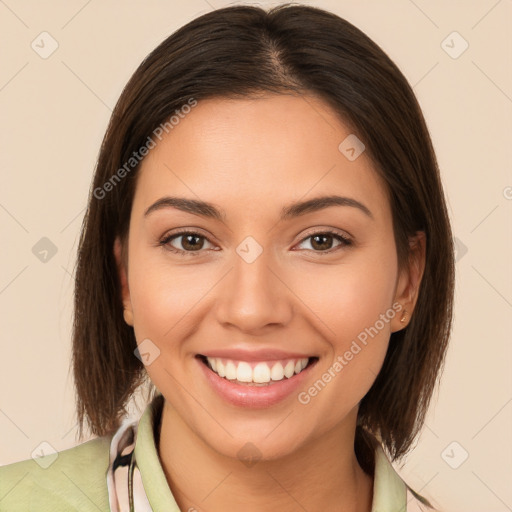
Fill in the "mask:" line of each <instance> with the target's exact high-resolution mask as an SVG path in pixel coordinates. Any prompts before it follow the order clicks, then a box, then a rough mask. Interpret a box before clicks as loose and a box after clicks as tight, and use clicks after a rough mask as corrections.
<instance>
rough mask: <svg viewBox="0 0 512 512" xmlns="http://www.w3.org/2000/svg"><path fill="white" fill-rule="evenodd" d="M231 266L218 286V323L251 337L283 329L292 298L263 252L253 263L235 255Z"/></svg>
mask: <svg viewBox="0 0 512 512" xmlns="http://www.w3.org/2000/svg"><path fill="white" fill-rule="evenodd" d="M233 263H234V265H233V267H232V268H231V271H230V272H228V274H227V275H226V276H225V277H224V279H223V280H222V282H221V283H219V284H220V289H219V293H218V296H217V300H216V316H217V321H218V322H219V323H221V324H222V325H223V326H224V327H229V326H230V327H232V328H235V327H236V328H237V329H239V330H240V331H244V332H246V333H251V334H252V335H258V334H264V333H266V332H267V331H268V330H269V329H275V328H276V327H283V326H286V325H287V324H288V323H289V322H290V320H291V318H292V314H293V297H294V295H293V293H292V291H291V290H290V288H289V285H287V283H286V279H285V276H284V275H282V272H280V271H279V268H276V267H277V266H276V265H275V264H273V263H272V262H271V261H270V260H269V258H268V257H267V254H266V253H265V252H263V253H262V254H261V255H260V256H259V257H258V258H257V259H256V260H255V261H253V262H252V263H248V262H247V261H245V260H244V259H243V258H241V257H239V256H238V255H235V257H234V259H233ZM280 274H281V275H280Z"/></svg>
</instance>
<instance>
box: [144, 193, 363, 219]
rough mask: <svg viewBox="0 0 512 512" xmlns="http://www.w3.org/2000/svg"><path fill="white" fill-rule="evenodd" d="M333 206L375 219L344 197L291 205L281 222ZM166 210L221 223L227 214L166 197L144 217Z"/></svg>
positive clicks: (208, 205) (203, 203) (205, 204)
mask: <svg viewBox="0 0 512 512" xmlns="http://www.w3.org/2000/svg"><path fill="white" fill-rule="evenodd" d="M331 206H350V207H353V208H357V209H358V210H360V211H362V212H363V213H364V214H365V215H367V216H368V217H370V218H371V219H373V215H372V212H371V211H370V210H369V209H368V208H367V207H366V206H365V205H364V204H363V203H361V202H359V201H356V200H355V199H352V198H350V197H342V196H335V195H331V196H322V197H316V198H313V199H308V200H307V201H299V202H296V203H292V204H289V205H288V206H285V207H284V208H282V210H281V215H280V220H289V219H292V218H296V217H300V216H301V215H305V214H308V213H312V212H316V211H320V210H323V209H325V208H330V207H331ZM164 208H175V209H177V210H181V211H183V212H187V213H192V214H194V215H198V216H200V217H207V218H211V219H216V220H219V221H225V219H226V212H225V211H224V210H222V209H220V208H217V207H216V206H215V205H213V204H212V203H208V202H206V201H200V200H197V199H187V198H185V197H173V196H165V197H162V198H161V199H158V201H156V202H155V203H153V204H152V205H151V206H150V207H149V208H147V209H146V211H145V212H144V216H148V215H149V214H150V213H152V212H154V211H157V210H161V209H164Z"/></svg>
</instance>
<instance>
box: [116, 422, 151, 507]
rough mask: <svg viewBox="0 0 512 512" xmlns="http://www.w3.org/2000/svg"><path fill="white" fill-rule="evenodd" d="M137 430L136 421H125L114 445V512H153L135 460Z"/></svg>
mask: <svg viewBox="0 0 512 512" xmlns="http://www.w3.org/2000/svg"><path fill="white" fill-rule="evenodd" d="M137 426H138V423H137V422H136V421H133V419H130V418H127V419H125V420H124V422H123V423H122V425H121V426H120V427H119V429H118V430H117V432H116V433H115V434H114V437H113V438H112V441H111V443H110V456H109V465H108V470H107V489H108V498H109V504H110V510H111V512H152V509H151V505H150V504H149V501H148V497H147V495H146V491H145V490H144V486H143V484H142V478H141V475H140V471H139V468H138V467H137V461H136V460H135V451H134V450H135V439H136V435H137Z"/></svg>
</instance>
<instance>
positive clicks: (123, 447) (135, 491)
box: [107, 394, 408, 512]
mask: <svg viewBox="0 0 512 512" xmlns="http://www.w3.org/2000/svg"><path fill="white" fill-rule="evenodd" d="M163 401H164V399H163V396H162V395H161V394H158V395H157V396H155V398H154V399H153V400H152V402H151V403H150V404H148V406H147V407H146V410H145V411H144V413H143V414H142V416H141V418H140V420H139V421H138V422H137V421H134V420H133V419H126V420H125V421H124V422H123V424H122V425H121V427H120V428H119V429H118V431H117V432H116V433H115V435H114V436H113V438H112V441H111V446H110V456H109V467H108V470H107V487H108V493H109V502H110V510H111V511H112V512H151V511H153V512H164V511H165V512H180V509H179V507H178V505H177V503H176V500H175V499H174V496H173V495H172V492H171V489H170V487H169V484H168V483H167V479H166V477H165V474H164V471H163V468H162V465H161V463H160V459H159V457H158V451H157V447H156V443H155V436H154V430H155V425H156V421H157V420H158V418H159V416H160V414H161V411H162V407H163ZM407 501H408V491H407V486H406V484H405V483H404V481H403V480H402V479H401V478H400V476H399V475H398V473H397V472H396V471H395V469H394V468H393V466H392V465H391V463H390V462H389V460H388V458H387V456H386V454H385V453H384V450H383V449H382V447H381V446H380V445H379V446H378V447H377V448H376V451H375V471H374V482H373V502H372V510H371V512H379V511H383V510H393V511H396V512H406V510H407Z"/></svg>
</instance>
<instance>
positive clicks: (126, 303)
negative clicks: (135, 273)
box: [114, 237, 133, 327]
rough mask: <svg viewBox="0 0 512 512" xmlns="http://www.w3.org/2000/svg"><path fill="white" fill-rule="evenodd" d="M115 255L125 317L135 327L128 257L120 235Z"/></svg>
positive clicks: (116, 243)
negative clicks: (125, 256)
mask: <svg viewBox="0 0 512 512" xmlns="http://www.w3.org/2000/svg"><path fill="white" fill-rule="evenodd" d="M114 257H115V259H116V264H117V272H118V277H119V283H120V285H121V298H122V301H123V307H124V311H123V317H124V321H125V322H126V323H127V324H128V325H130V326H132V327H133V310H132V303H131V300H130V289H129V287H128V273H127V269H126V259H125V258H124V255H123V245H122V242H121V240H120V238H119V237H117V238H116V239H115V241H114Z"/></svg>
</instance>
